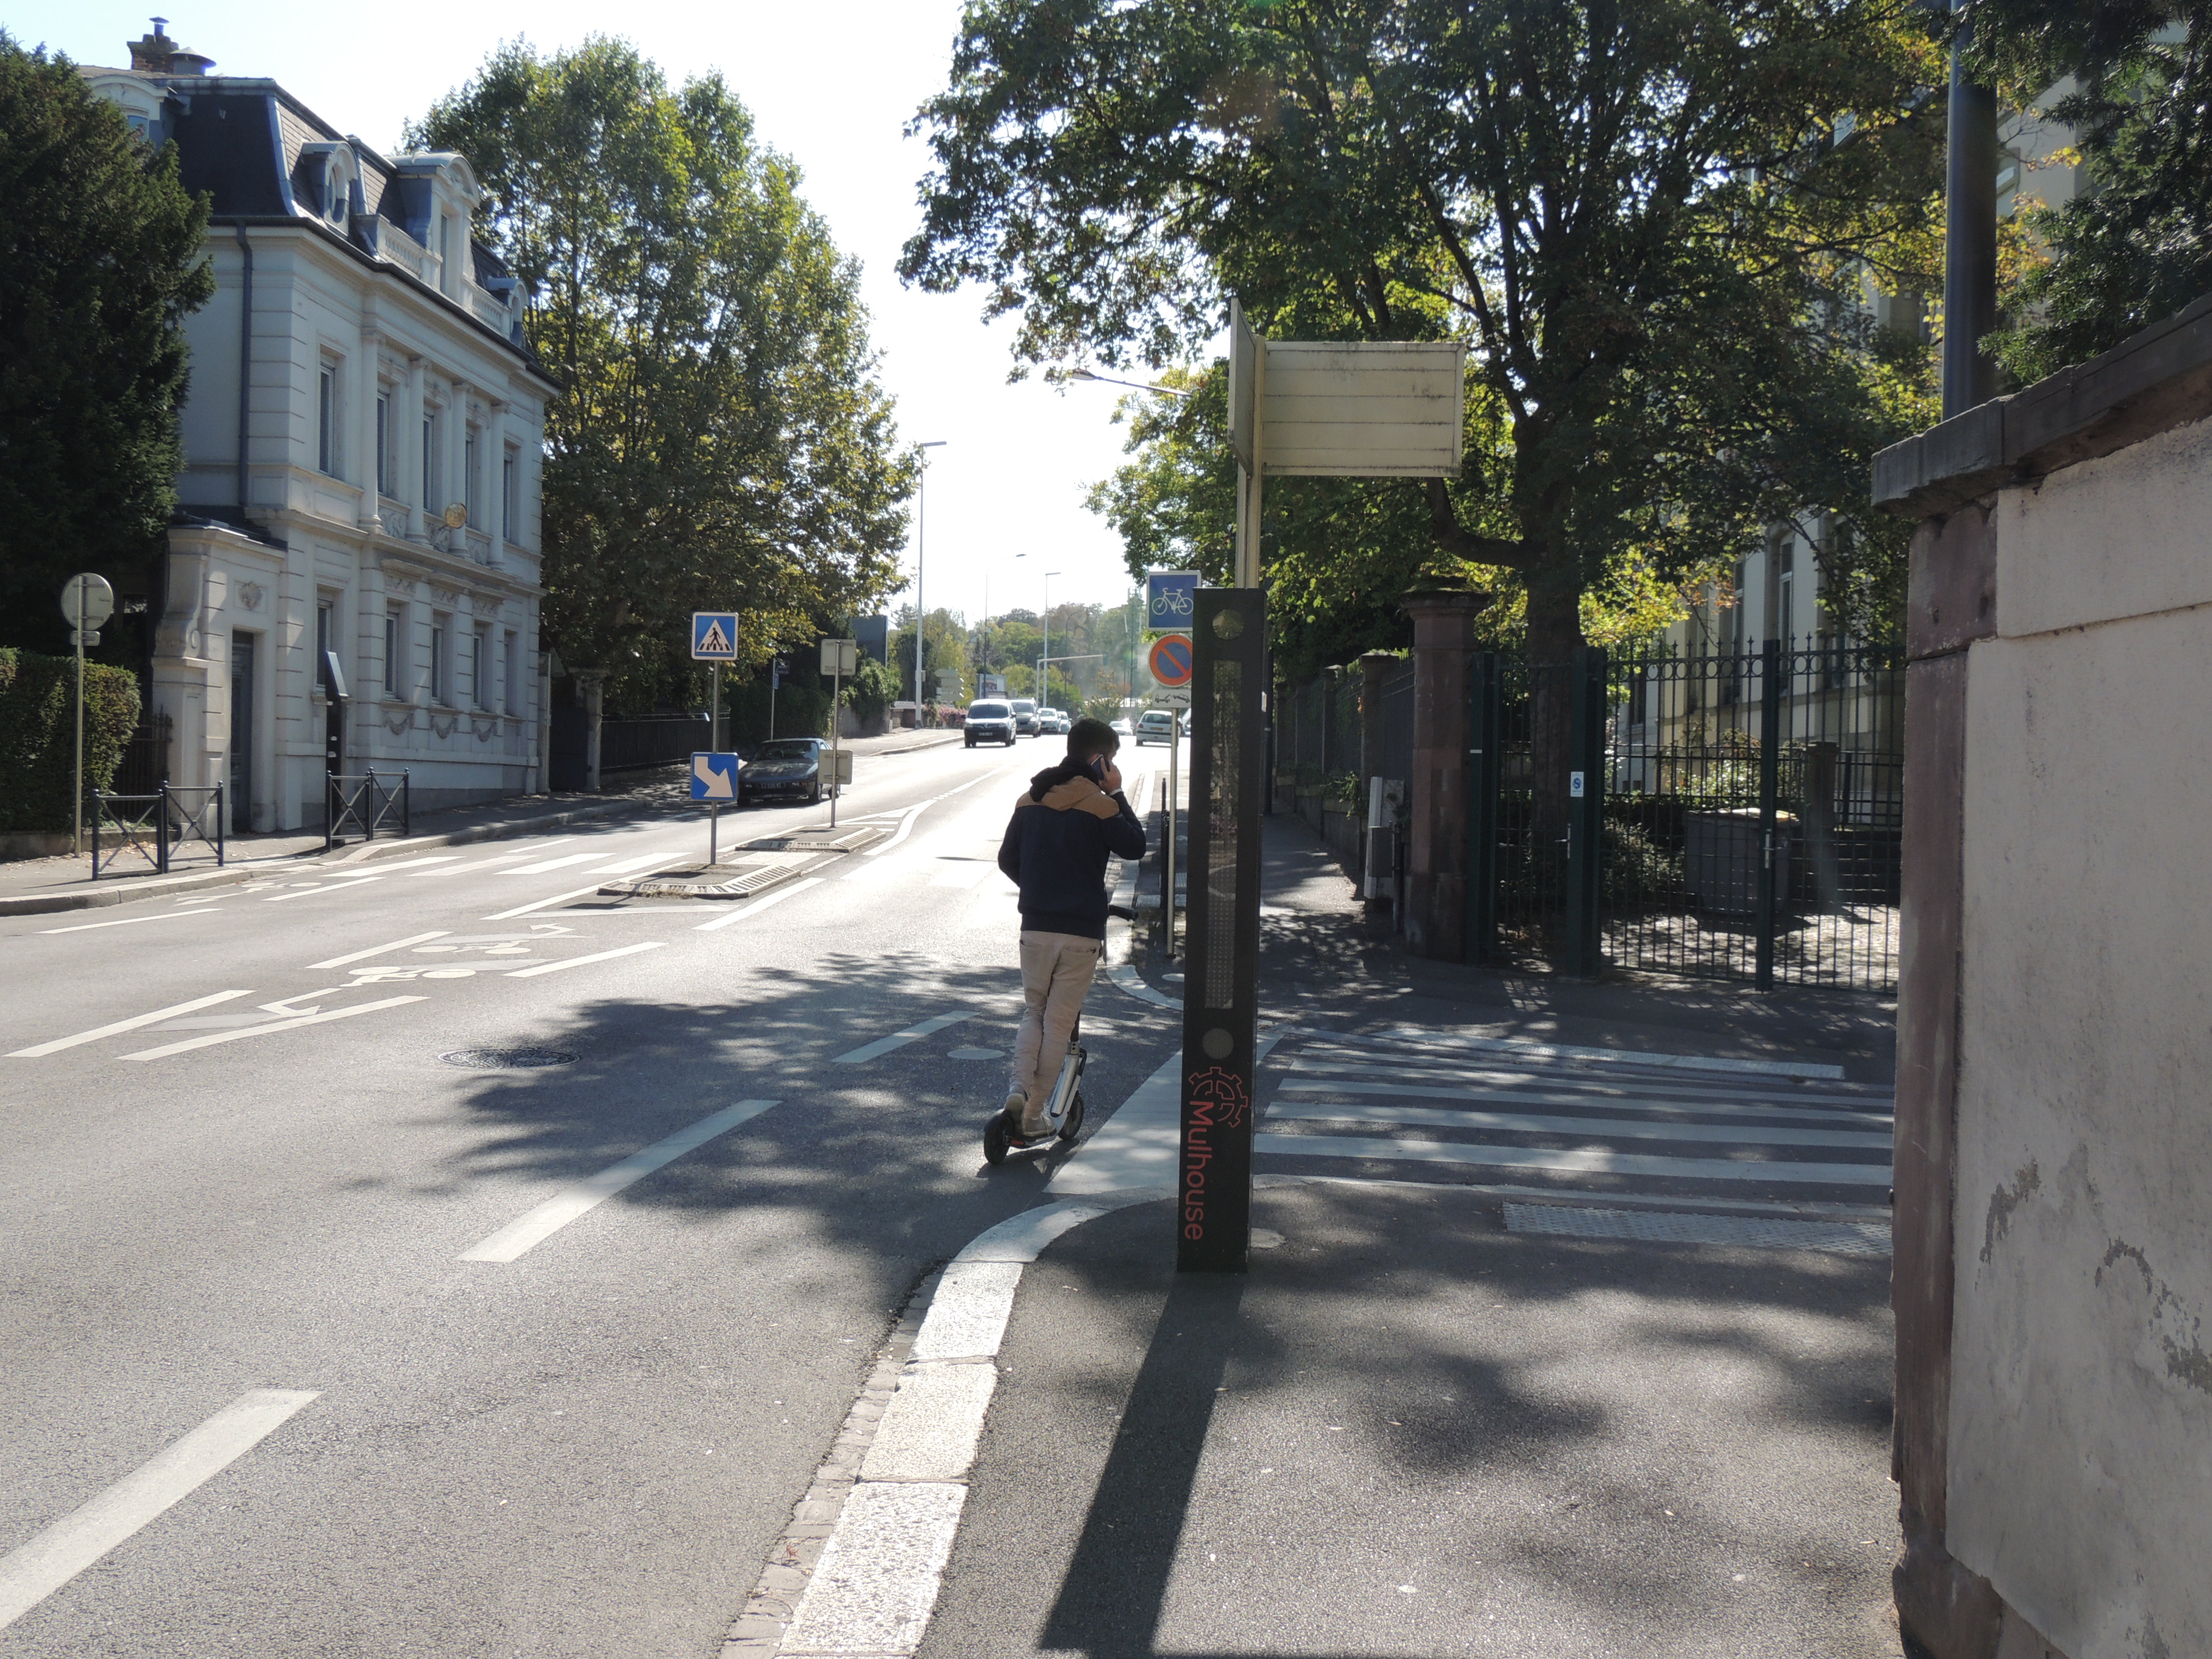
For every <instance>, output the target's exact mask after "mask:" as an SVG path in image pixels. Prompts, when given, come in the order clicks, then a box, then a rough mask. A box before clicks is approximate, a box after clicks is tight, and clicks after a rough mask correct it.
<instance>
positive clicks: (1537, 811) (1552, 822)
mask: <svg viewBox="0 0 2212 1659" xmlns="http://www.w3.org/2000/svg"><path fill="white" fill-rule="evenodd" d="M1582 643H1583V621H1582V595H1581V593H1580V592H1578V591H1577V588H1576V587H1575V586H1573V585H1572V583H1571V581H1570V580H1563V579H1561V578H1559V577H1557V576H1553V575H1552V574H1550V573H1548V572H1547V571H1545V570H1544V569H1542V568H1538V569H1536V570H1534V571H1531V572H1530V573H1529V575H1528V756H1529V767H1530V785H1531V788H1532V792H1533V795H1532V799H1531V801H1530V812H1531V817H1530V833H1531V834H1532V836H1534V848H1532V849H1531V850H1532V851H1535V852H1541V854H1542V855H1543V856H1544V857H1545V858H1546V859H1547V860H1548V859H1550V858H1553V857H1558V858H1561V859H1564V857H1565V850H1564V849H1565V842H1566V836H1567V773H1568V771H1569V769H1570V767H1571V742H1570V732H1569V728H1570V726H1571V725H1572V723H1573V712H1574V701H1573V693H1572V683H1571V679H1570V678H1569V673H1570V670H1571V667H1572V665H1573V663H1574V659H1575V647H1577V646H1578V645H1580V644H1582Z"/></svg>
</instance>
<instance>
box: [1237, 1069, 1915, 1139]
mask: <svg viewBox="0 0 2212 1659" xmlns="http://www.w3.org/2000/svg"><path fill="white" fill-rule="evenodd" d="M1281 1091H1282V1092H1283V1093H1285V1094H1328V1095H1344V1096H1356V1095H1375V1096H1383V1097H1389V1098H1393V1099H1398V1100H1486V1101H1497V1102H1499V1103H1504V1104H1510V1105H1516V1106H1580V1107H1583V1108H1584V1109H1587V1110H1589V1111H1594V1112H1641V1113H1650V1114H1653V1115H1662V1116H1678V1115H1696V1116H1699V1117H1758V1118H1787V1119H1788V1120H1789V1121H1791V1122H1793V1123H1852V1124H1862V1125H1864V1126H1866V1127H1869V1129H1872V1128H1876V1127H1882V1126H1885V1125H1887V1123H1888V1122H1889V1121H1890V1115H1889V1114H1888V1113H1887V1112H1875V1111H1866V1112H1833V1111H1813V1110H1808V1109H1806V1108H1804V1107H1802V1106H1765V1105H1750V1104H1747V1103H1743V1102H1741V1101H1733V1100H1696V1099H1665V1100H1661V1099H1654V1098H1649V1097H1646V1098H1638V1097H1636V1096H1634V1095H1631V1094H1627V1093H1625V1092H1620V1091H1608V1092H1607V1093H1605V1094H1603V1095H1589V1094H1577V1093H1571V1092H1569V1091H1564V1090H1538V1089H1454V1088H1450V1087H1449V1086H1447V1085H1443V1084H1434V1085H1426V1084H1406V1083H1364V1082H1359V1083H1345V1082H1339V1081H1336V1080H1334V1079H1330V1080H1328V1081H1316V1080H1314V1079H1307V1078H1303V1077H1299V1076H1297V1075H1293V1076H1291V1077H1290V1078H1289V1079H1285V1081H1284V1082H1283V1084H1282V1085H1281Z"/></svg>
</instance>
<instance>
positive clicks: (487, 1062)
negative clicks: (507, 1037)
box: [438, 1048, 576, 1072]
mask: <svg viewBox="0 0 2212 1659" xmlns="http://www.w3.org/2000/svg"><path fill="white" fill-rule="evenodd" d="M438 1058H439V1059H441V1060H444V1061H445V1062H446V1064H447V1065H448V1066H460V1067H462V1068H463V1069H464V1070H465V1071H471V1072H515V1071H525V1070H527V1069H529V1068H530V1067H532V1066H568V1065H573V1064H574V1062H575V1059H576V1057H575V1055H574V1054H569V1053H568V1052H566V1051H565V1050H563V1049H560V1048H456V1049H454V1050H453V1053H451V1054H440V1055H439V1056H438Z"/></svg>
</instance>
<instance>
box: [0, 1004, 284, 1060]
mask: <svg viewBox="0 0 2212 1659" xmlns="http://www.w3.org/2000/svg"><path fill="white" fill-rule="evenodd" d="M252 994H253V993H252V992H251V991H217V992H216V994H214V995H213V996H205V997H194V998H193V999H192V1000H191V1001H190V1002H179V1003H178V1004H176V1005H175V1006H173V1007H168V1008H156V1009H155V1011H154V1012H152V1013H150V1014H140V1015H138V1016H137V1017H136V1018H131V1019H118V1020H117V1021H116V1022H115V1023H114V1024H112V1025H96V1026H94V1028H93V1029H92V1030H89V1031H79V1032H78V1033H77V1034H76V1036H65V1037H56V1038H55V1039H54V1040H53V1041H52V1042H41V1043H40V1044H39V1045H38V1046H37V1047H35V1048H18V1049H16V1050H15V1052H14V1053H13V1054H9V1056H8V1058H9V1059H10V1060H36V1059H38V1058H39V1056H40V1055H41V1054H59V1053H60V1052H61V1051H62V1050H63V1049H64V1048H76V1046H77V1044H79V1043H80V1042H99V1041H100V1038H102V1037H105V1036H115V1035H116V1034H117V1033H118V1032H119V1031H135V1030H137V1029H138V1028H139V1027H140V1026H141V1025H158V1024H161V1022H162V1021H163V1020H165V1019H174V1018H176V1017H177V1016H178V1015H179V1014H189V1013H192V1012H196V1011H197V1010H199V1009H202V1008H212V1007H214V1006H215V1005H216V1003H218V1002H228V1001H230V1000H232V999H233V998H234V997H250V996H252Z"/></svg>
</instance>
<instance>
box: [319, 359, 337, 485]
mask: <svg viewBox="0 0 2212 1659" xmlns="http://www.w3.org/2000/svg"><path fill="white" fill-rule="evenodd" d="M337 416H338V372H337V367H336V366H335V365H333V364H331V363H328V362H325V364H324V365H323V373H322V378H321V380H320V382H319V386H318V389H317V392H316V401H315V465H316V466H317V468H318V469H319V470H320V471H324V472H326V473H328V474H329V475H330V476H331V477H333V478H335V477H337V475H338V474H337V453H338V434H337Z"/></svg>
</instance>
